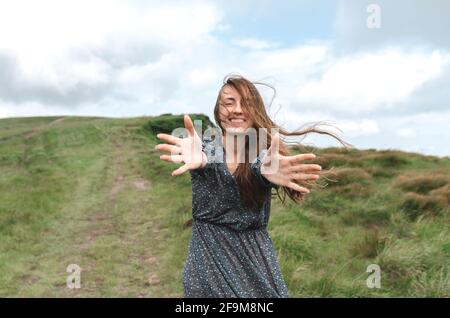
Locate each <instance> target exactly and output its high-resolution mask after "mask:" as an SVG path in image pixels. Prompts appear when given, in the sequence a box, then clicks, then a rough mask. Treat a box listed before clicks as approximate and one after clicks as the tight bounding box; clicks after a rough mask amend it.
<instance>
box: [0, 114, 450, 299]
mask: <svg viewBox="0 0 450 318" xmlns="http://www.w3.org/2000/svg"><path fill="white" fill-rule="evenodd" d="M181 119H182V117H181V116H178V117H177V116H174V117H171V116H170V115H169V114H166V115H164V116H160V117H157V118H156V119H155V118H150V117H139V118H123V119H112V118H99V117H64V118H61V117H33V118H11V119H2V120H0V273H1V274H0V296H3V297H4V296H6V297H8V296H9V297H11V296H19V297H26V296H31V297H37V296H44V297H54V296H61V297H95V296H98V297H116V296H125V297H170V296H182V282H181V272H182V268H183V263H184V259H185V257H186V253H187V247H188V243H189V239H190V236H191V228H190V227H186V226H185V223H186V221H187V220H189V219H190V217H191V216H190V213H191V199H192V196H191V185H190V177H189V174H185V175H183V176H180V177H171V176H170V172H171V171H172V170H174V169H175V167H176V165H172V164H168V163H166V162H163V161H161V160H159V153H157V152H155V151H154V145H155V144H156V143H157V142H158V141H157V139H156V138H155V137H154V135H153V134H152V133H153V129H154V127H155V125H156V124H157V125H156V126H158V125H163V126H164V127H166V126H167V127H172V126H173V125H178V122H180V121H181ZM152 121H153V124H151V123H152ZM158 127H159V126H158ZM150 128H151V129H150ZM314 152H315V153H316V155H317V162H318V163H320V164H321V165H322V166H323V167H324V168H327V167H331V166H334V167H336V168H337V171H336V174H335V176H334V179H336V181H337V182H330V183H329V185H328V186H327V187H325V188H324V189H321V190H316V191H313V192H312V193H311V194H310V195H309V196H308V197H307V199H306V201H305V202H304V204H302V205H294V204H293V203H291V202H289V203H288V204H286V205H285V206H283V205H282V204H281V202H279V201H278V200H277V199H274V200H273V203H272V213H271V221H270V224H269V232H270V234H271V236H272V238H273V241H274V245H275V248H276V251H277V255H278V257H279V260H280V264H281V268H282V273H283V276H284V278H285V280H286V282H287V284H288V288H289V291H290V295H291V296H292V297H320V296H323V297H404V296H412V297H449V296H450V285H449V284H450V278H449V266H450V235H449V228H450V211H449V199H450V198H449V193H450V191H449V184H450V182H449V180H450V159H449V158H436V157H432V156H422V155H419V154H414V153H404V152H400V151H375V150H351V151H345V150H342V149H339V148H327V149H317V150H314ZM319 180H320V179H319ZM69 264H78V265H80V267H81V269H82V273H81V287H82V288H81V289H75V290H70V289H68V288H67V287H66V278H67V276H68V273H67V272H66V268H67V266H68V265H69ZM369 264H378V265H380V267H381V271H382V272H381V287H382V288H380V289H369V288H367V287H366V279H367V277H368V273H366V268H367V266H368V265H369Z"/></svg>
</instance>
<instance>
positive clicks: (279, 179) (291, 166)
mask: <svg viewBox="0 0 450 318" xmlns="http://www.w3.org/2000/svg"><path fill="white" fill-rule="evenodd" d="M279 143H280V137H279V134H278V133H277V134H276V135H274V136H273V137H272V142H271V145H270V148H269V150H268V152H267V154H266V155H265V156H264V158H262V165H261V175H262V176H264V178H266V179H267V180H268V181H270V182H271V183H273V184H276V185H278V186H285V187H289V188H291V189H293V190H295V191H298V192H302V193H309V190H308V189H307V188H305V187H302V186H300V185H298V184H297V183H296V181H300V180H317V179H318V178H319V175H318V174H317V172H318V171H320V170H322V167H321V166H320V165H318V164H303V163H301V162H302V161H304V160H309V159H314V158H315V157H316V155H315V154H313V153H307V154H300V155H294V156H283V155H281V154H280V153H279Z"/></svg>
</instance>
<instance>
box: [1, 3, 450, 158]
mask: <svg viewBox="0 0 450 318" xmlns="http://www.w3.org/2000/svg"><path fill="white" fill-rule="evenodd" d="M371 4H375V6H376V8H375V9H376V10H378V11H377V14H374V11H373V8H372V9H370V5H371ZM369 9H370V10H369ZM449 15H450V2H448V1H441V0H430V1H420V0H397V1H388V0H382V1H367V0H316V1H309V0H308V1H287V0H285V1H265V0H259V1H258V0H240V1H237V0H217V1H205V0H204V1H197V0H184V1H181V0H172V1H144V0H130V1H126V2H125V1H115V0H77V1H75V0H58V1H57V0H40V1H27V0H15V1H3V0H0V117H18V116H42V115H86V116H90V115H95V116H111V117H131V116H141V115H158V114H161V113H167V112H172V113H176V114H180V113H198V112H202V113H205V114H207V115H209V116H212V111H213V107H214V103H215V100H216V97H217V93H218V90H219V88H220V87H221V85H222V80H223V78H224V77H225V75H227V74H229V73H240V74H241V75H244V76H245V77H247V78H248V79H250V80H254V81H264V82H266V83H268V84H271V85H273V86H274V87H275V88H276V90H277V95H276V98H275V100H274V101H273V104H272V106H271V107H270V108H269V105H268V104H269V101H270V99H271V97H272V95H271V94H272V92H271V91H268V90H267V89H264V88H263V87H258V88H259V89H260V92H261V94H262V95H263V97H264V99H265V101H266V104H267V107H268V109H269V114H270V115H271V116H272V118H273V119H274V120H275V121H276V122H277V123H278V124H280V125H282V126H283V127H284V128H286V129H295V128H298V127H300V126H301V125H303V124H305V123H311V122H316V121H328V122H330V123H333V124H334V125H335V126H336V127H337V128H339V129H340V131H341V132H342V133H341V134H340V135H341V137H342V138H344V139H345V140H346V141H348V142H350V143H351V144H353V145H355V146H356V147H358V148H363V149H366V148H377V149H401V150H405V151H412V152H420V153H424V154H433V155H439V156H449V155H450V146H449V143H448V140H449V139H450V130H449V129H448V128H447V127H448V126H449V123H450V93H449V90H448V87H450V37H448V30H450V16H449ZM374 19H375V20H377V21H378V22H379V27H378V28H373V27H369V24H368V23H369V22H371V23H373V22H374V21H375V20H374ZM375 22H376V21H375ZM305 142H307V143H313V144H315V145H317V146H339V144H338V143H337V142H335V141H334V140H332V139H330V138H325V137H323V136H311V137H308V138H307V139H306V140H305Z"/></svg>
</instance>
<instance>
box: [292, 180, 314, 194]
mask: <svg viewBox="0 0 450 318" xmlns="http://www.w3.org/2000/svg"><path fill="white" fill-rule="evenodd" d="M287 186H288V187H289V188H291V189H293V190H295V191H297V192H301V193H309V190H308V189H306V188H304V187H301V186H299V185H298V184H297V183H295V182H292V181H290V182H289V183H288V185H287Z"/></svg>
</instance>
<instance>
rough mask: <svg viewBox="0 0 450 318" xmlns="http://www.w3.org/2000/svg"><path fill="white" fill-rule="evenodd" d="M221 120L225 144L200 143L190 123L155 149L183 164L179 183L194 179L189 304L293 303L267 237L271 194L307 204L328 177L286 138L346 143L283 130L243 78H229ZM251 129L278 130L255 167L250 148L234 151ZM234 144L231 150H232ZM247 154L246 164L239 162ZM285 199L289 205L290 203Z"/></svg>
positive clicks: (186, 278) (219, 107)
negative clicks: (205, 300)
mask: <svg viewBox="0 0 450 318" xmlns="http://www.w3.org/2000/svg"><path fill="white" fill-rule="evenodd" d="M214 118H215V121H216V123H218V126H219V128H220V129H219V131H220V132H221V134H220V137H219V138H217V136H216V138H214V139H212V138H207V137H205V138H203V139H201V138H200V137H199V136H198V135H197V132H196V131H195V129H194V126H193V123H192V120H191V119H190V117H189V116H187V115H185V117H184V124H185V127H186V129H187V131H188V136H187V137H186V138H177V137H175V136H171V135H167V134H158V135H157V137H158V138H160V139H161V140H164V141H166V142H168V143H169V144H170V145H169V144H160V145H157V146H156V148H157V149H160V150H165V151H168V152H170V153H171V155H162V156H161V159H163V160H166V161H170V162H183V163H184V165H183V166H181V167H179V168H178V169H176V170H175V171H174V172H173V173H172V175H180V174H182V173H184V172H186V171H189V172H190V174H191V181H192V216H193V222H192V238H191V241H190V244H189V252H188V256H187V259H186V262H185V266H184V270H183V285H184V292H185V296H186V297H288V296H289V293H288V289H287V286H286V284H285V282H284V279H283V276H282V274H281V271H280V267H279V264H278V260H277V256H276V254H275V250H274V248H273V244H272V239H271V237H270V235H269V233H268V231H267V227H268V222H269V216H270V204H271V190H272V189H276V191H277V193H278V195H279V196H280V194H284V196H285V195H288V196H289V197H290V198H291V199H292V200H293V201H295V202H298V203H299V202H302V200H303V198H304V196H305V194H306V193H308V192H309V190H308V189H307V187H311V188H314V187H316V186H317V185H316V184H314V181H315V180H317V179H318V178H319V175H320V174H321V173H322V171H321V167H320V166H319V165H317V164H306V163H303V161H305V160H308V159H314V158H315V155H314V154H312V153H306V154H300V155H290V150H289V148H288V147H287V145H286V144H285V143H284V142H282V141H281V140H280V135H283V136H300V135H304V134H307V133H309V132H317V133H321V134H328V135H331V136H333V137H335V138H336V139H338V140H339V141H340V142H341V143H342V144H343V145H344V146H346V143H345V142H343V141H342V140H341V139H339V137H337V136H335V135H333V134H332V133H329V132H327V131H323V130H320V129H317V128H315V127H310V128H308V129H306V130H302V131H294V132H288V131H285V130H284V129H282V128H280V127H279V126H277V125H276V124H275V123H274V122H273V121H272V120H271V119H270V117H269V116H268V114H267V112H266V109H265V106H264V103H263V100H262V98H261V95H260V94H259V92H258V90H257V89H256V87H255V85H254V84H253V83H252V82H250V81H248V80H247V79H245V78H243V77H241V76H230V77H227V78H225V80H224V85H223V86H222V88H221V89H220V91H219V95H218V97H217V101H216V106H215V108H214ZM250 128H252V129H260V128H265V129H267V130H268V131H271V129H273V128H276V129H277V130H278V132H279V133H277V134H276V135H273V136H272V135H271V134H270V132H268V134H267V136H266V137H267V139H268V141H267V143H268V144H269V143H270V148H269V149H265V148H266V147H265V146H264V147H263V148H261V149H259V145H260V143H259V140H258V142H257V145H258V146H257V147H258V149H257V156H256V158H254V159H252V160H251V161H250V157H249V155H248V154H249V151H250V149H249V148H250V146H249V143H248V142H247V140H246V142H245V143H241V146H239V143H237V144H236V143H234V136H236V135H243V136H245V134H246V132H247V131H248V130H249V129H250ZM257 138H258V139H259V138H260V136H257ZM227 142H228V143H231V145H232V146H231V147H228V146H227ZM262 144H263V145H264V143H262ZM226 150H228V151H226ZM240 153H241V154H242V153H244V154H245V157H244V158H245V160H244V162H240V161H239V162H237V161H236V160H235V158H237V157H240V156H238V155H239V154H240ZM223 158H225V160H223ZM272 162H277V163H278V164H279V165H278V169H277V170H276V171H275V172H271V173H268V172H267V170H266V169H265V168H266V167H267V166H269V165H271V163H272ZM280 198H281V196H280ZM281 199H282V201H283V202H284V197H283V198H281Z"/></svg>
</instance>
